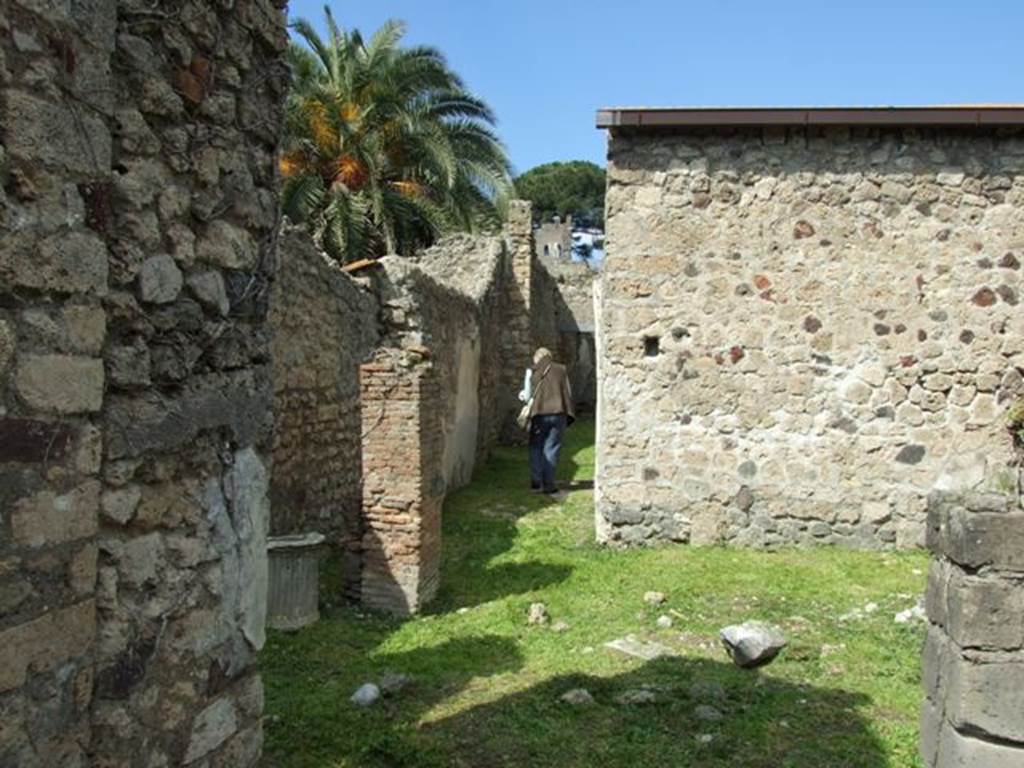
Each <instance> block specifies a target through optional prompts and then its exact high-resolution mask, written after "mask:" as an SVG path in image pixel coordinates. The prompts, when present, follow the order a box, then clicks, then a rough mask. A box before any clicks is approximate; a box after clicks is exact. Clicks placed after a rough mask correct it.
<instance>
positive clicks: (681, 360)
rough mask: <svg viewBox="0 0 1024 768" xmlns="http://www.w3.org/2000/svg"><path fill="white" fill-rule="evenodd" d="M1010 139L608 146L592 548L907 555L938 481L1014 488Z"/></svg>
mask: <svg viewBox="0 0 1024 768" xmlns="http://www.w3.org/2000/svg"><path fill="white" fill-rule="evenodd" d="M1022 172H1024V136H1022V134H1021V133H1020V132H1017V131H1010V132H998V131H993V130H984V129H981V130H953V129H949V130H937V129H932V130H896V129H892V130H878V129H854V130H852V131H851V130H850V129H841V128H837V129H829V130H819V129H809V130H803V129H792V130H788V131H787V130H765V131H761V130H742V131H738V130H736V131H728V130H721V129H719V130H700V129H694V130H691V131H690V132H688V133H680V134H674V135H665V134H662V135H650V134H648V135H637V134H632V135H631V134H628V133H626V132H621V133H619V134H617V135H614V136H613V137H612V139H611V143H610V150H609V188H608V202H607V205H608V211H607V222H608V224H607V226H608V233H607V234H608V255H607V260H606V264H605V277H604V284H603V286H602V294H603V299H602V307H601V318H600V321H599V322H600V329H599V334H598V335H599V337H600V339H601V349H600V352H599V355H600V361H599V368H600V371H601V374H600V375H601V382H600V386H601V390H602V402H601V404H600V408H599V409H600V425H599V435H600V443H599V446H598V462H599V480H598V483H599V487H598V495H597V505H598V510H597V512H598V531H599V535H600V536H601V537H602V538H603V539H604V540H606V541H609V542H618V543H639V542H645V541H650V540H656V539H670V540H676V541H691V542H695V543H706V542H719V541H729V542H734V543H737V544H746V545H752V546H774V545H778V544H782V543H788V542H796V543H818V542H821V543H836V544H845V545H852V546H869V547H871V546H879V545H883V546H888V545H895V546H901V547H902V546H915V545H920V544H921V543H922V540H923V530H924V521H925V499H926V497H927V494H928V492H929V491H930V490H931V489H932V488H933V487H938V488H946V489H960V488H963V489H968V488H985V487H994V488H998V487H1002V486H1005V485H1006V484H1007V482H1009V481H1008V479H1007V472H1006V462H1007V459H1008V457H1009V455H1010V451H1011V448H1010V441H1009V438H1008V436H1007V435H1006V432H1005V430H1004V429H1003V427H1002V418H1003V412H1004V410H1005V405H1006V403H1007V402H1008V400H1009V399H1010V397H1012V396H1013V395H1014V394H1015V393H1019V392H1020V391H1021V382H1022V377H1021V372H1022V369H1024V312H1022V311H1021V308H1020V306H1019V300H1020V295H1021V290H1022V287H1024V286H1022V271H1021V262H1022V261H1024V241H1022V240H1021V236H1020V232H1021V226H1022V224H1024V173H1022Z"/></svg>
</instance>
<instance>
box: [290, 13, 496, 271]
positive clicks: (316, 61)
mask: <svg viewBox="0 0 1024 768" xmlns="http://www.w3.org/2000/svg"><path fill="white" fill-rule="evenodd" d="M324 13H325V15H326V20H327V29H328V36H327V38H326V39H323V38H321V37H320V35H319V34H317V32H316V31H315V30H314V28H313V26H312V25H311V24H310V23H309V22H308V21H305V20H299V21H296V22H295V23H294V25H293V27H294V30H295V32H296V33H297V35H298V37H300V38H301V39H302V40H303V41H304V42H305V45H299V44H295V43H293V44H292V46H291V48H290V51H289V59H290V65H291V70H292V92H291V94H290V96H289V98H288V103H287V110H286V116H285V137H284V142H283V147H282V152H281V158H280V170H281V175H282V177H283V179H284V186H283V192H282V208H283V211H284V213H285V215H286V216H288V218H290V219H291V220H292V221H294V222H298V223H304V224H306V225H307V226H308V227H309V229H310V231H311V232H312V234H313V236H314V238H315V239H316V240H317V242H318V244H319V245H320V246H321V247H322V248H323V249H324V250H325V251H327V253H328V254H330V255H331V256H333V257H334V258H336V259H338V260H339V261H342V262H349V261H354V260H356V259H359V258H365V257H375V256H380V255H383V254H386V253H399V254H409V253H412V252H414V251H415V250H417V249H419V248H422V247H424V246H427V245H430V244H431V243H432V242H433V241H434V240H436V239H437V237H438V236H439V235H441V234H443V233H445V232H448V231H453V230H462V231H470V232H472V231H478V230H480V229H487V228H490V227H492V226H495V225H496V224H497V223H498V220H499V216H498V207H499V205H500V204H501V202H502V201H503V200H504V199H506V198H507V196H508V193H509V192H510V190H511V180H510V170H509V168H510V166H509V162H508V158H507V156H506V154H505V150H504V148H503V147H502V145H501V142H500V141H499V140H498V138H497V136H496V135H495V134H494V132H493V130H492V129H493V126H494V123H495V119H494V114H493V113H492V112H491V109H490V108H489V107H488V106H487V104H485V103H484V102H483V101H481V100H480V99H478V98H477V97H476V96H474V95H472V94H471V93H469V92H468V91H467V90H466V88H465V85H464V84H463V82H462V80H461V79H460V78H459V76H458V75H457V74H455V73H454V72H453V71H452V70H451V69H449V67H448V64H447V62H446V61H445V58H444V56H443V55H442V54H441V53H440V52H439V51H438V50H436V49H434V48H430V47H426V46H413V47H402V46H401V45H400V43H401V39H402V36H403V34H404V32H405V28H404V26H403V25H402V24H401V23H399V22H396V21H389V22H387V23H385V24H384V25H383V26H382V27H381V28H380V29H379V30H377V32H376V33H375V34H374V35H373V37H371V38H370V39H369V40H364V39H363V37H362V36H361V35H360V33H359V31H358V30H351V31H349V30H346V29H343V28H342V27H339V26H338V24H337V23H336V22H335V20H334V18H333V16H332V15H331V12H330V9H329V8H327V7H326V6H325V8H324Z"/></svg>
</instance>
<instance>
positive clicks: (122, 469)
mask: <svg viewBox="0 0 1024 768" xmlns="http://www.w3.org/2000/svg"><path fill="white" fill-rule="evenodd" d="M0 26H2V32H3V35H2V42H0V86H2V91H0V109H2V117H3V119H2V120H0V125H2V126H3V128H2V147H3V148H2V152H0V163H2V181H3V184H2V192H0V215H2V221H3V229H2V232H0V446H2V448H0V475H2V479H0V488H2V491H0V499H2V501H0V505H2V514H0V521H2V522H0V600H2V601H3V602H2V604H0V617H2V618H0V647H3V649H4V650H3V663H2V664H0V717H2V720H3V728H0V763H2V764H4V765H7V764H13V765H19V766H37V765H38V766H43V765H45V766H50V765H61V766H83V765H91V764H94V765H104V766H143V765H144V766H161V765H197V766H198V765H202V766H221V765H223V766H244V765H252V764H254V763H255V762H256V760H257V758H258V756H259V752H260V746H261V741H262V737H261V726H260V715H261V712H262V687H261V684H260V679H259V676H258V674H256V672H255V664H254V653H255V651H256V650H258V649H259V647H260V646H261V645H262V642H263V612H264V608H265V592H264V591H263V588H264V587H265V581H264V580H265V568H266V555H265V550H264V539H265V535H266V525H267V520H268V505H267V498H266V492H267V485H268V477H269V461H268V459H269V447H270V446H269V438H270V419H269V413H270V402H271V388H270V382H271V377H270V371H269V364H268V361H269V339H268V335H267V333H266V320H267V318H266V314H267V299H268V286H269V281H270V278H271V275H272V271H273V268H274V233H275V231H276V226H275V221H276V207H277V205H276V178H275V165H274V151H275V144H276V140H277V126H278V124H279V121H280V105H281V102H282V100H283V96H284V90H285V87H286V81H287V73H286V71H285V70H284V69H283V68H282V65H281V60H280V59H281V54H282V52H283V49H284V43H285V33H284V18H283V14H282V12H281V10H280V8H279V7H278V6H277V5H276V4H274V3H271V2H261V1H259V0H240V1H239V2H235V3H230V4H218V5H212V4H209V3H200V2H165V3H159V4H152V3H139V2H129V1H128V0H125V1H124V2H114V0H108V1H103V2H90V3H74V4H69V3H39V2H12V1H7V2H3V3H2V6H0Z"/></svg>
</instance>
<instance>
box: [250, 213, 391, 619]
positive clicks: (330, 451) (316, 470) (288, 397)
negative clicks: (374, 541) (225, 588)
mask: <svg viewBox="0 0 1024 768" xmlns="http://www.w3.org/2000/svg"><path fill="white" fill-rule="evenodd" d="M278 249H279V253H280V259H279V261H280V266H279V268H278V272H277V277H276V280H275V283H274V290H273V299H272V301H271V326H272V327H273V329H274V340H273V343H272V352H273V361H274V428H275V429H274V433H275V434H274V473H273V479H272V483H271V510H272V513H271V525H270V530H271V534H272V535H285V534H290V533H304V532H309V531H319V532H320V533H323V534H324V535H326V536H327V537H328V541H329V542H330V543H331V544H332V546H334V547H335V548H336V549H337V550H338V551H339V552H340V553H341V555H342V570H343V574H344V580H345V585H344V589H345V593H346V594H347V596H348V597H350V598H352V599H358V597H359V582H360V578H361V576H360V572H361V564H360V563H361V554H360V553H361V550H362V539H363V527H362V522H361V517H362V515H361V509H362V456H361V441H360V434H361V431H362V414H361V412H360V393H359V365H360V364H361V363H362V362H363V361H364V360H366V359H367V358H368V357H370V355H371V353H372V351H373V349H374V348H375V346H376V344H377V342H378V340H379V339H378V336H379V330H378V318H377V315H378V311H379V309H378V306H377V302H376V299H375V297H374V294H373V293H372V292H371V291H369V290H367V289H366V288H365V287H362V286H360V285H359V284H358V283H357V282H356V281H355V280H353V279H352V278H351V277H349V276H348V275H347V274H345V273H343V272H342V271H341V270H339V269H338V268H337V266H336V265H333V264H331V263H330V262H329V261H327V260H326V259H325V258H324V257H323V256H322V255H321V254H320V253H318V252H317V250H316V248H315V247H314V245H313V243H312V241H311V240H310V238H309V236H308V235H307V234H306V233H305V232H304V231H301V230H298V229H294V230H289V231H288V232H286V233H284V234H283V235H282V237H281V239H280V242H279V244H278Z"/></svg>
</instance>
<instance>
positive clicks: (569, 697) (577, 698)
mask: <svg viewBox="0 0 1024 768" xmlns="http://www.w3.org/2000/svg"><path fill="white" fill-rule="evenodd" d="M561 700H562V701H564V702H565V703H566V704H572V705H573V706H574V707H583V706H586V705H588V704H593V703H594V697H593V696H591V695H590V691H588V690H587V689H586V688H573V689H572V690H571V691H566V692H565V693H563V694H562V696H561Z"/></svg>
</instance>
